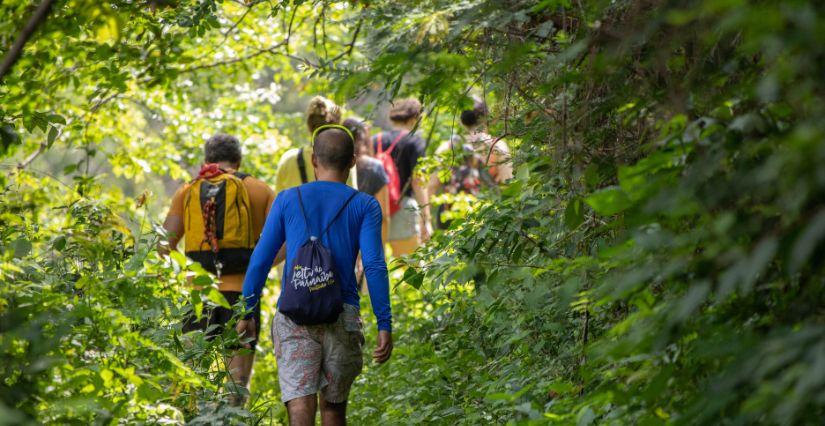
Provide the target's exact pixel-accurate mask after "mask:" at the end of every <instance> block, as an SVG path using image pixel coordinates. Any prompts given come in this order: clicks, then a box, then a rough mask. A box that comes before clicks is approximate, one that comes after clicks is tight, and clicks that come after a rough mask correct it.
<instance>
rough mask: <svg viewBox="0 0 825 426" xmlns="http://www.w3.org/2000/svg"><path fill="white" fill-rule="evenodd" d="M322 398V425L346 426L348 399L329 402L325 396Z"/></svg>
mask: <svg viewBox="0 0 825 426" xmlns="http://www.w3.org/2000/svg"><path fill="white" fill-rule="evenodd" d="M319 399H320V400H321V425H322V426H344V425H346V424H347V401H344V402H338V403H335V402H327V401H326V400H324V397H323V396H322V397H320V398H319Z"/></svg>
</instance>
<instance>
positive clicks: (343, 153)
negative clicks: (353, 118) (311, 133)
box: [312, 128, 355, 172]
mask: <svg viewBox="0 0 825 426" xmlns="http://www.w3.org/2000/svg"><path fill="white" fill-rule="evenodd" d="M312 152H313V154H315V158H316V159H317V160H318V163H320V164H321V165H323V166H324V167H327V168H330V169H333V170H336V171H339V172H343V171H346V170H349V168H350V165H351V164H352V158H353V157H354V156H355V141H353V140H352V138H350V136H349V135H348V134H347V132H345V131H343V130H341V129H335V128H332V129H323V130H321V131H320V132H318V134H317V135H316V136H315V141H314V145H313V147H312Z"/></svg>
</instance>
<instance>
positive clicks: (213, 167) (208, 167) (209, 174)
mask: <svg viewBox="0 0 825 426" xmlns="http://www.w3.org/2000/svg"><path fill="white" fill-rule="evenodd" d="M224 173H226V172H224V171H223V170H221V166H219V165H218V163H206V164H204V165H203V166H201V171H200V172H198V177H199V178H206V179H210V178H213V177H215V176H220V175H222V174H224Z"/></svg>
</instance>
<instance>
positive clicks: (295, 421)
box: [286, 395, 318, 426]
mask: <svg viewBox="0 0 825 426" xmlns="http://www.w3.org/2000/svg"><path fill="white" fill-rule="evenodd" d="M317 409H318V400H317V398H316V397H315V395H307V396H302V397H300V398H295V399H292V400H289V401H287V403H286V411H287V414H288V415H289V425H290V426H314V425H315V411H316V410H317Z"/></svg>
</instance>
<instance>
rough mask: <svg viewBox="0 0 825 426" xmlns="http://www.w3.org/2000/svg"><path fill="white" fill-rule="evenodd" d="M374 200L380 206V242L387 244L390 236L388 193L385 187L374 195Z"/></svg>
mask: <svg viewBox="0 0 825 426" xmlns="http://www.w3.org/2000/svg"><path fill="white" fill-rule="evenodd" d="M375 199H376V200H378V205H380V206H381V240H382V241H384V242H387V238H388V237H389V236H390V191H389V189H388V186H387V185H384V186H382V187H381V189H379V190H378V192H376V193H375Z"/></svg>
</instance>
